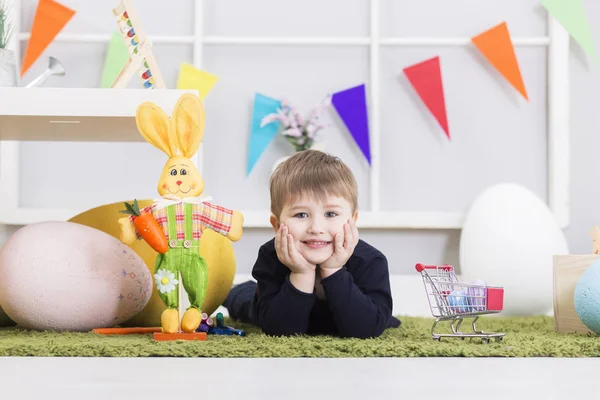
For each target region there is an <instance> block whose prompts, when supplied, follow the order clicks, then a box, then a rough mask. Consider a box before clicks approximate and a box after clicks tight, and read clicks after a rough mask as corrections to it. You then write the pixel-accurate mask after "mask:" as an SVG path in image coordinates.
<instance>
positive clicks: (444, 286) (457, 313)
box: [415, 264, 505, 343]
mask: <svg viewBox="0 0 600 400" xmlns="http://www.w3.org/2000/svg"><path fill="white" fill-rule="evenodd" d="M415 268H416V270H417V272H419V273H420V274H421V276H422V277H423V283H424V285H425V292H426V293H427V300H428V301H429V307H430V308H431V313H432V314H433V316H434V317H436V320H435V322H434V323H433V326H432V327H431V337H432V338H433V339H435V340H438V341H441V338H442V337H458V338H461V339H464V338H467V337H470V338H472V337H477V338H482V339H483V340H484V341H486V342H488V343H489V341H490V339H492V338H493V339H496V340H497V341H499V340H502V338H503V337H504V335H505V334H504V333H499V332H483V331H479V330H477V327H476V325H475V323H476V322H477V319H479V317H480V316H481V315H485V314H496V313H499V312H501V311H502V308H503V305H504V288H502V287H500V286H487V285H486V284H485V282H483V281H475V282H472V283H470V284H468V283H462V282H460V281H459V280H458V278H457V276H456V274H455V273H454V267H453V266H452V265H448V264H445V265H439V266H438V265H423V264H417V265H416V266H415ZM464 318H474V319H473V322H472V328H473V332H462V331H460V330H459V328H460V325H461V324H462V322H463V319H464ZM440 321H451V324H450V326H451V328H452V333H435V328H436V326H437V324H438V322H440Z"/></svg>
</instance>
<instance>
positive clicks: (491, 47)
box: [471, 22, 529, 101]
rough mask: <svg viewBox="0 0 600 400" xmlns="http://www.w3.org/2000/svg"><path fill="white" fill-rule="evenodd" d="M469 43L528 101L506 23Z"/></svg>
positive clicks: (481, 34)
mask: <svg viewBox="0 0 600 400" xmlns="http://www.w3.org/2000/svg"><path fill="white" fill-rule="evenodd" d="M471 41H472V42H473V44H474V45H475V46H476V47H477V48H478V49H479V51H480V52H481V53H482V54H483V55H484V56H485V58H487V59H488V61H489V62H490V63H492V65H493V66H494V67H495V68H496V69H497V70H498V72H500V73H501V74H502V75H503V76H504V78H505V79H506V80H507V81H509V82H510V84H511V85H513V86H514V88H515V89H517V91H518V92H519V93H521V95H522V96H523V97H525V99H526V100H528V101H529V98H528V96H527V90H525V84H524V83H523V77H522V76H521V71H520V70H519V63H518V61H517V56H516V55H515V49H514V47H513V44H512V40H511V39H510V34H509V32H508V27H507V26H506V22H502V23H501V24H498V25H496V26H495V27H493V28H491V29H488V30H487V31H485V32H483V33H480V34H479V35H477V36H474V37H473V38H471Z"/></svg>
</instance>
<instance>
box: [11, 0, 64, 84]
mask: <svg viewBox="0 0 600 400" xmlns="http://www.w3.org/2000/svg"><path fill="white" fill-rule="evenodd" d="M74 14H75V11H74V10H71V9H70V8H68V7H65V6H63V5H62V4H59V3H57V2H55V1H53V0H40V2H39V4H38V7H37V10H36V12H35V17H34V19H33V26H32V27H31V37H30V38H29V43H28V44H27V49H26V50H25V58H24V59H23V65H22V67H21V76H23V75H25V72H27V70H28V69H29V68H30V67H31V66H32V65H33V63H34V62H35V61H36V60H37V59H38V58H39V56H40V55H41V54H42V53H43V52H44V50H46V47H48V45H49V44H50V43H51V42H52V41H53V40H54V38H55V37H56V35H58V32H60V31H61V30H62V28H64V26H65V25H66V24H67V22H69V20H70V19H71V18H72V17H73V15H74Z"/></svg>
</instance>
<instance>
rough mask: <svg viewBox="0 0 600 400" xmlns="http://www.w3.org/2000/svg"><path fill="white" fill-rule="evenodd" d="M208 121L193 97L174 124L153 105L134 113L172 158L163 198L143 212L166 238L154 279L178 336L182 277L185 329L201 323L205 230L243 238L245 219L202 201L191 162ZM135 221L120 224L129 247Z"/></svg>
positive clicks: (165, 321) (180, 106) (185, 99)
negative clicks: (186, 303)
mask: <svg viewBox="0 0 600 400" xmlns="http://www.w3.org/2000/svg"><path fill="white" fill-rule="evenodd" d="M204 117H205V114H204V107H203V105H202V103H201V101H200V99H199V98H198V96H196V95H193V94H190V93H188V94H184V95H182V96H181V97H180V98H179V100H178V101H177V104H176V105H175V109H174V111H173V115H172V117H171V119H169V117H168V115H167V114H166V113H165V112H164V111H163V110H162V109H161V108H160V107H158V106H157V105H155V104H154V103H151V102H145V103H143V104H141V105H140V106H139V107H138V109H137V112H136V124H137V127H138V130H139V131H140V133H141V135H142V136H143V137H144V139H146V141H147V142H148V143H150V144H152V145H153V146H155V147H156V148H158V149H160V150H162V151H163V152H164V153H165V154H166V155H167V156H169V159H168V160H167V162H166V164H165V166H164V169H163V171H162V174H161V177H160V179H159V181H158V193H159V194H160V195H161V196H162V197H161V198H160V199H156V200H155V202H154V203H153V204H152V205H150V206H148V207H146V208H144V209H142V210H141V212H151V213H152V215H153V216H154V218H155V219H156V221H157V222H158V223H159V225H160V226H161V227H162V230H163V232H164V234H165V236H166V238H167V239H168V244H169V247H168V250H167V251H166V252H165V253H164V254H163V253H158V255H157V258H156V265H155V275H154V277H155V283H156V286H157V289H158V293H159V296H160V298H161V299H162V300H163V302H164V303H165V305H166V306H167V308H166V309H165V310H164V311H163V313H162V315H161V325H162V329H163V332H166V333H175V332H177V330H178V328H179V312H178V307H179V289H178V288H179V286H178V284H179V274H181V280H182V282H181V283H182V284H183V287H184V288H185V290H186V292H187V293H188V297H189V300H190V307H188V309H187V310H186V311H185V313H184V315H183V319H182V320H181V329H182V330H183V331H184V332H194V331H195V330H196V329H197V328H198V326H199V325H200V322H201V320H202V312H201V308H202V303H203V301H204V297H205V295H206V287H207V282H208V270H207V265H206V262H205V260H204V259H203V257H202V256H201V255H200V252H199V240H200V237H201V235H202V231H203V230H204V229H205V228H209V229H212V230H214V231H216V232H219V233H221V234H222V235H224V236H226V237H227V238H229V239H230V240H232V241H237V240H239V239H240V238H241V236H242V224H243V216H242V214H241V213H240V212H239V211H233V210H229V209H227V208H224V207H221V206H218V205H214V204H212V203H210V202H208V201H207V200H206V199H203V198H201V197H199V196H200V195H201V193H202V191H203V189H204V181H203V179H202V177H201V176H200V173H199V172H198V170H197V169H196V168H195V166H194V164H193V163H192V162H191V160H190V157H192V156H193V155H194V154H195V153H196V151H197V150H198V147H199V146H200V142H201V141H202V138H203V136H204ZM133 220H134V216H131V217H125V218H121V219H120V220H119V224H120V228H121V240H122V241H123V242H124V243H126V244H131V243H133V242H134V241H135V240H136V239H140V238H141V235H140V233H139V232H136V229H135V227H134V225H133Z"/></svg>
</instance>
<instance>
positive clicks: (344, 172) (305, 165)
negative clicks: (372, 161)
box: [270, 150, 358, 219]
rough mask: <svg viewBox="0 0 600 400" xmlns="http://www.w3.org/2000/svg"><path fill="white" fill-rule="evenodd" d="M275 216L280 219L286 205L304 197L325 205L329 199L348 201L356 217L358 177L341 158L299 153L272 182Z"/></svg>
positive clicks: (272, 206)
mask: <svg viewBox="0 0 600 400" xmlns="http://www.w3.org/2000/svg"><path fill="white" fill-rule="evenodd" d="M270 190H271V213H273V215H274V216H275V217H276V218H277V219H279V218H280V217H281V211H282V210H283V207H284V205H285V204H288V203H289V202H293V201H295V200H296V199H297V198H299V197H300V196H302V195H308V196H311V197H314V198H315V199H316V200H317V201H319V202H325V201H326V199H327V197H328V196H336V197H341V198H343V199H346V200H347V201H348V202H349V203H350V205H351V207H352V213H353V214H354V212H355V211H356V209H357V207H358V189H357V185H356V180H355V178H354V174H353V173H352V171H350V168H348V166H346V164H344V162H343V161H342V160H340V159H339V158H338V157H334V156H331V155H329V154H327V153H324V152H322V151H318V150H304V151H300V152H297V153H295V154H294V155H293V156H291V157H290V158H288V159H287V160H286V161H284V162H283V163H281V164H279V165H278V166H277V168H276V169H275V171H274V172H273V175H271V181H270Z"/></svg>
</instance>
